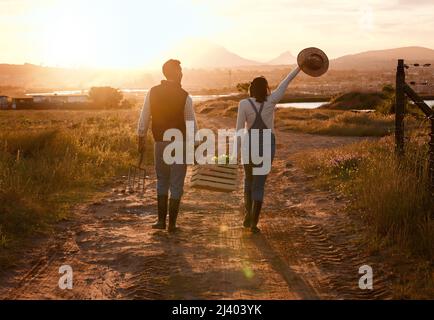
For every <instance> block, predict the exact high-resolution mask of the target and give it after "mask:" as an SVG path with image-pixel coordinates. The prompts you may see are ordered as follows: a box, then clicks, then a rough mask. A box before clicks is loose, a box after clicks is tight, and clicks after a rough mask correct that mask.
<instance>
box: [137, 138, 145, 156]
mask: <svg viewBox="0 0 434 320" xmlns="http://www.w3.org/2000/svg"><path fill="white" fill-rule="evenodd" d="M138 151H139V153H145V151H146V137H145V136H143V137H142V136H139V138H138Z"/></svg>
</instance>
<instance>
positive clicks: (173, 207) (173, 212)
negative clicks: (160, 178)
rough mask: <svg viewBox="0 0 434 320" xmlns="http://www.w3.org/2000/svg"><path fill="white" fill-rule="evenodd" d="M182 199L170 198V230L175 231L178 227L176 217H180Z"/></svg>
mask: <svg viewBox="0 0 434 320" xmlns="http://www.w3.org/2000/svg"><path fill="white" fill-rule="evenodd" d="M180 203H181V200H179V199H170V200H169V228H168V231H169V232H175V231H176V230H177V228H176V219H177V218H178V212H179V204H180Z"/></svg>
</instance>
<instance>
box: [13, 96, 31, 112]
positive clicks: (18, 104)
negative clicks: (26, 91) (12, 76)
mask: <svg viewBox="0 0 434 320" xmlns="http://www.w3.org/2000/svg"><path fill="white" fill-rule="evenodd" d="M33 106H34V103H33V98H29V97H25V98H23V97H21V98H12V109H32V108H33Z"/></svg>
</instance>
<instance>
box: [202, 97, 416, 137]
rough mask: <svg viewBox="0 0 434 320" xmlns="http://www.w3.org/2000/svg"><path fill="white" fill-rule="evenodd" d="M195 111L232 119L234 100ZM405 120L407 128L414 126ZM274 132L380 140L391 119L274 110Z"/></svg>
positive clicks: (321, 111)
mask: <svg viewBox="0 0 434 320" xmlns="http://www.w3.org/2000/svg"><path fill="white" fill-rule="evenodd" d="M196 110H197V111H198V112H199V113H201V114H206V115H208V116H226V117H233V118H236V116H237V111H238V101H237V100H229V99H228V100H225V101H221V100H215V101H208V102H203V103H201V104H199V105H198V106H197V108H196ZM414 122H415V121H413V118H409V121H408V123H407V125H410V126H413V125H414ZM275 126H276V128H278V129H280V130H292V131H298V132H304V133H310V134H320V135H329V136H360V137H368V136H371V137H383V136H386V135H388V134H390V133H391V132H392V131H393V129H394V118H393V116H392V115H382V114H378V113H355V112H351V111H342V110H326V109H312V110H308V109H296V108H285V109H283V108H282V109H278V110H277V112H276V122H275Z"/></svg>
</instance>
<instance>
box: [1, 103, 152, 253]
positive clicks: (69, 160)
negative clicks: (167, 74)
mask: <svg viewBox="0 0 434 320" xmlns="http://www.w3.org/2000/svg"><path fill="white" fill-rule="evenodd" d="M137 116H138V112H137V111H107V112H105V111H91V112H83V111H81V112H77V111H15V112H0V128H1V131H0V142H1V143H0V253H1V254H3V253H5V252H6V251H7V250H4V249H5V248H8V247H10V248H13V247H15V246H16V245H19V244H20V243H21V242H22V241H23V239H25V238H26V237H27V236H29V235H31V234H34V233H35V232H45V231H47V230H49V228H50V226H51V225H52V224H53V223H55V222H56V221H58V220H59V219H62V218H63V217H64V216H65V215H66V214H67V212H68V210H67V209H68V208H69V207H70V206H71V205H73V204H75V203H77V202H80V201H82V200H83V199H85V198H86V197H87V196H90V195H91V194H92V193H93V192H95V191H97V190H98V189H100V188H101V186H103V185H104V184H105V183H107V182H108V181H109V180H110V179H111V178H112V177H113V176H115V175H117V174H120V173H124V172H125V171H126V168H127V167H128V166H129V164H130V163H132V161H134V159H135V157H136V153H135V150H136V136H135V125H136V123H137ZM151 151H152V150H149V153H150V152H151ZM147 158H148V159H151V158H152V157H151V156H150V155H149V154H148V155H147Z"/></svg>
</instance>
